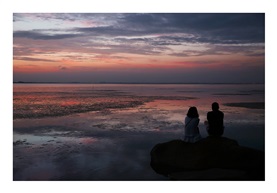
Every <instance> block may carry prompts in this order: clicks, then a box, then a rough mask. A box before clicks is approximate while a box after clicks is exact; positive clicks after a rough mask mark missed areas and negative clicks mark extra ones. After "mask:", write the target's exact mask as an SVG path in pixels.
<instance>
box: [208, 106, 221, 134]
mask: <svg viewBox="0 0 277 193" xmlns="http://www.w3.org/2000/svg"><path fill="white" fill-rule="evenodd" d="M212 110H213V111H210V112H208V114H207V119H208V123H207V122H206V123H205V124H206V126H207V132H208V134H209V135H211V136H221V135H222V134H223V132H224V124H223V119H224V113H223V112H221V111H220V110H219V105H218V103H217V102H214V103H213V104H212Z"/></svg>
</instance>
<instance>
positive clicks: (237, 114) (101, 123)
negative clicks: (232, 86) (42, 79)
mask: <svg viewBox="0 0 277 193" xmlns="http://www.w3.org/2000/svg"><path fill="white" fill-rule="evenodd" d="M159 89H160V90H161V91H162V92H161V93H162V94H160V95H157V93H156V92H157V91H155V90H154V91H153V93H154V94H155V93H156V95H153V93H152V94H151V93H149V92H144V93H143V92H142V94H141V95H139V94H136V93H132V92H126V91H122V90H117V91H116V90H113V89H106V90H98V91H91V90H87V88H86V89H85V88H84V89H82V92H81V93H80V94H78V95H76V94H74V92H72V93H71V92H69V91H66V92H64V93H59V94H58V95H57V94H56V93H50V94H49V93H48V94H45V95H40V93H37V96H35V97H34V96H33V95H32V94H33V93H32V94H30V93H25V94H26V95H24V96H25V98H24V101H23V103H22V101H20V102H18V103H17V100H19V99H20V94H22V93H18V97H16V95H15V104H16V105H15V106H14V107H15V109H16V110H18V111H17V112H16V113H17V114H15V115H16V116H14V122H13V133H14V134H13V167H14V170H13V178H14V180H16V181H17V180H168V179H167V178H166V177H164V176H161V175H159V174H157V173H155V172H154V171H153V170H152V169H151V167H150V150H151V149H152V148H153V146H154V145H155V144H157V143H162V142H165V141H169V140H172V139H180V138H181V137H182V136H183V120H184V117H185V115H186V113H187V109H188V107H189V106H194V105H195V106H197V107H198V110H199V114H200V125H199V127H200V133H201V135H202V136H203V137H205V136H207V132H206V131H205V127H204V121H205V119H206V113H207V112H208V111H209V110H210V106H209V105H207V104H210V103H211V101H213V100H214V95H212V97H210V95H209V94H205V93H202V91H201V92H200V90H198V88H196V89H195V90H190V92H186V90H185V89H184V90H181V89H177V91H176V92H175V94H172V93H173V91H172V90H168V93H166V92H165V91H166V89H167V87H165V88H163V87H161V88H159ZM168 89H171V88H168ZM157 90H158V89H157ZM175 90H176V89H175ZM193 91H195V92H193ZM198 91H199V92H198ZM139 92H141V91H140V90H139ZM176 93H177V94H176ZM178 93H179V95H178ZM201 93H202V94H201ZM215 93H217V92H215ZM75 95H76V96H75ZM230 97H232V98H230ZM234 97H239V98H234ZM241 97H252V95H242V96H234V95H230V96H228V95H224V96H222V98H221V101H222V106H221V109H222V110H223V111H224V113H225V126H226V130H225V133H224V136H226V137H229V138H232V139H235V140H237V141H238V142H239V144H240V145H244V146H248V147H252V148H256V149H261V150H263V149H264V109H259V108H255V109H253V108H242V107H237V106H234V105H233V106H228V105H223V104H225V103H239V104H241V103H244V102H243V101H244V100H248V101H249V99H246V98H245V99H244V98H241ZM41 99H43V100H44V101H43V102H42V103H41ZM242 99H244V100H242ZM250 99H252V98H250ZM20 100H21V99H20ZM31 101H33V102H31ZM250 101H251V100H250ZM252 101H253V103H256V102H257V101H256V100H252ZM77 102H78V103H77ZM39 103H41V104H39ZM111 104H112V105H111ZM26 105H27V106H26ZM21 107H22V108H21ZM95 107H97V108H95ZM74 109H75V110H76V109H77V111H75V110H74ZM242 114H243V115H244V116H241V115H242ZM22 115H24V116H22ZM20 116H21V117H20Z"/></svg>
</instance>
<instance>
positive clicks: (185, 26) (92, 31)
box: [14, 13, 265, 45]
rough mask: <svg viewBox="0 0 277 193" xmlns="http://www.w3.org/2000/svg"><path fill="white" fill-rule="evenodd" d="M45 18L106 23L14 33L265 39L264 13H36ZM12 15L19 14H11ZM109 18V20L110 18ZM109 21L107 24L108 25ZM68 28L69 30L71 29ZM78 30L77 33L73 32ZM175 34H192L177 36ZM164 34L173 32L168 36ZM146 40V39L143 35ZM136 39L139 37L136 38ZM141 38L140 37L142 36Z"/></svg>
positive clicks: (176, 40) (45, 36)
mask: <svg viewBox="0 0 277 193" xmlns="http://www.w3.org/2000/svg"><path fill="white" fill-rule="evenodd" d="M36 16H37V17H43V18H44V19H50V18H52V19H53V18H55V19H59V20H69V21H71V20H72V21H73V20H81V19H91V20H92V21H95V22H96V21H99V22H100V23H106V24H107V25H105V26H99V27H76V28H73V29H68V33H66V34H55V35H49V34H47V33H43V32H40V33H39V32H35V31H16V32H14V37H26V38H32V39H44V40H47V39H64V38H73V37H78V36H83V35H85V36H110V37H118V36H129V37H130V36H146V35H153V34H160V35H163V36H164V37H163V38H161V40H167V41H162V42H160V43H159V42H156V43H157V44H162V45H166V44H177V43H180V42H193V43H213V44H214V43H225V44H233V43H250V42H251V43H263V42H264V39H265V30H264V26H265V18H264V14H262V13H257V14H250V13H245V14H243V13H240V14H238V13H233V14H232V13H228V14H223V13H204V14H198V13H189V14H188V13H155V14H82V13H74V14H46V15H44V14H38V15H36ZM14 18H15V19H17V18H19V16H18V15H14ZM109 20H110V22H109ZM108 24H109V25H108ZM70 32H71V33H70ZM76 32H78V33H79V34H76ZM174 33H175V34H177V33H178V34H192V35H193V36H191V37H180V36H175V35H174ZM167 34H173V35H171V36H169V35H167ZM144 40H145V39H144ZM138 41H139V39H138ZM141 41H143V39H141Z"/></svg>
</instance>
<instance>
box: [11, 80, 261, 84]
mask: <svg viewBox="0 0 277 193" xmlns="http://www.w3.org/2000/svg"><path fill="white" fill-rule="evenodd" d="M13 84H265V83H264V82H225V83H223V82H171V83H169V82H105V81H100V82H78V81H72V82H54V81H53V82H49V81H45V82H33V81H13Z"/></svg>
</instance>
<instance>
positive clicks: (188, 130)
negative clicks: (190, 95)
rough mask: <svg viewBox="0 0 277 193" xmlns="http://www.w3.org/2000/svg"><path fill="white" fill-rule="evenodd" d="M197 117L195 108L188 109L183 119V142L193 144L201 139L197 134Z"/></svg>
mask: <svg viewBox="0 0 277 193" xmlns="http://www.w3.org/2000/svg"><path fill="white" fill-rule="evenodd" d="M199 121H200V120H199V115H198V111H197V108H196V107H190V108H189V110H188V113H187V116H186V118H185V130H184V141H185V142H189V143H194V142H196V141H199V140H200V139H201V135H200V133H199V127H198V124H199Z"/></svg>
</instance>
